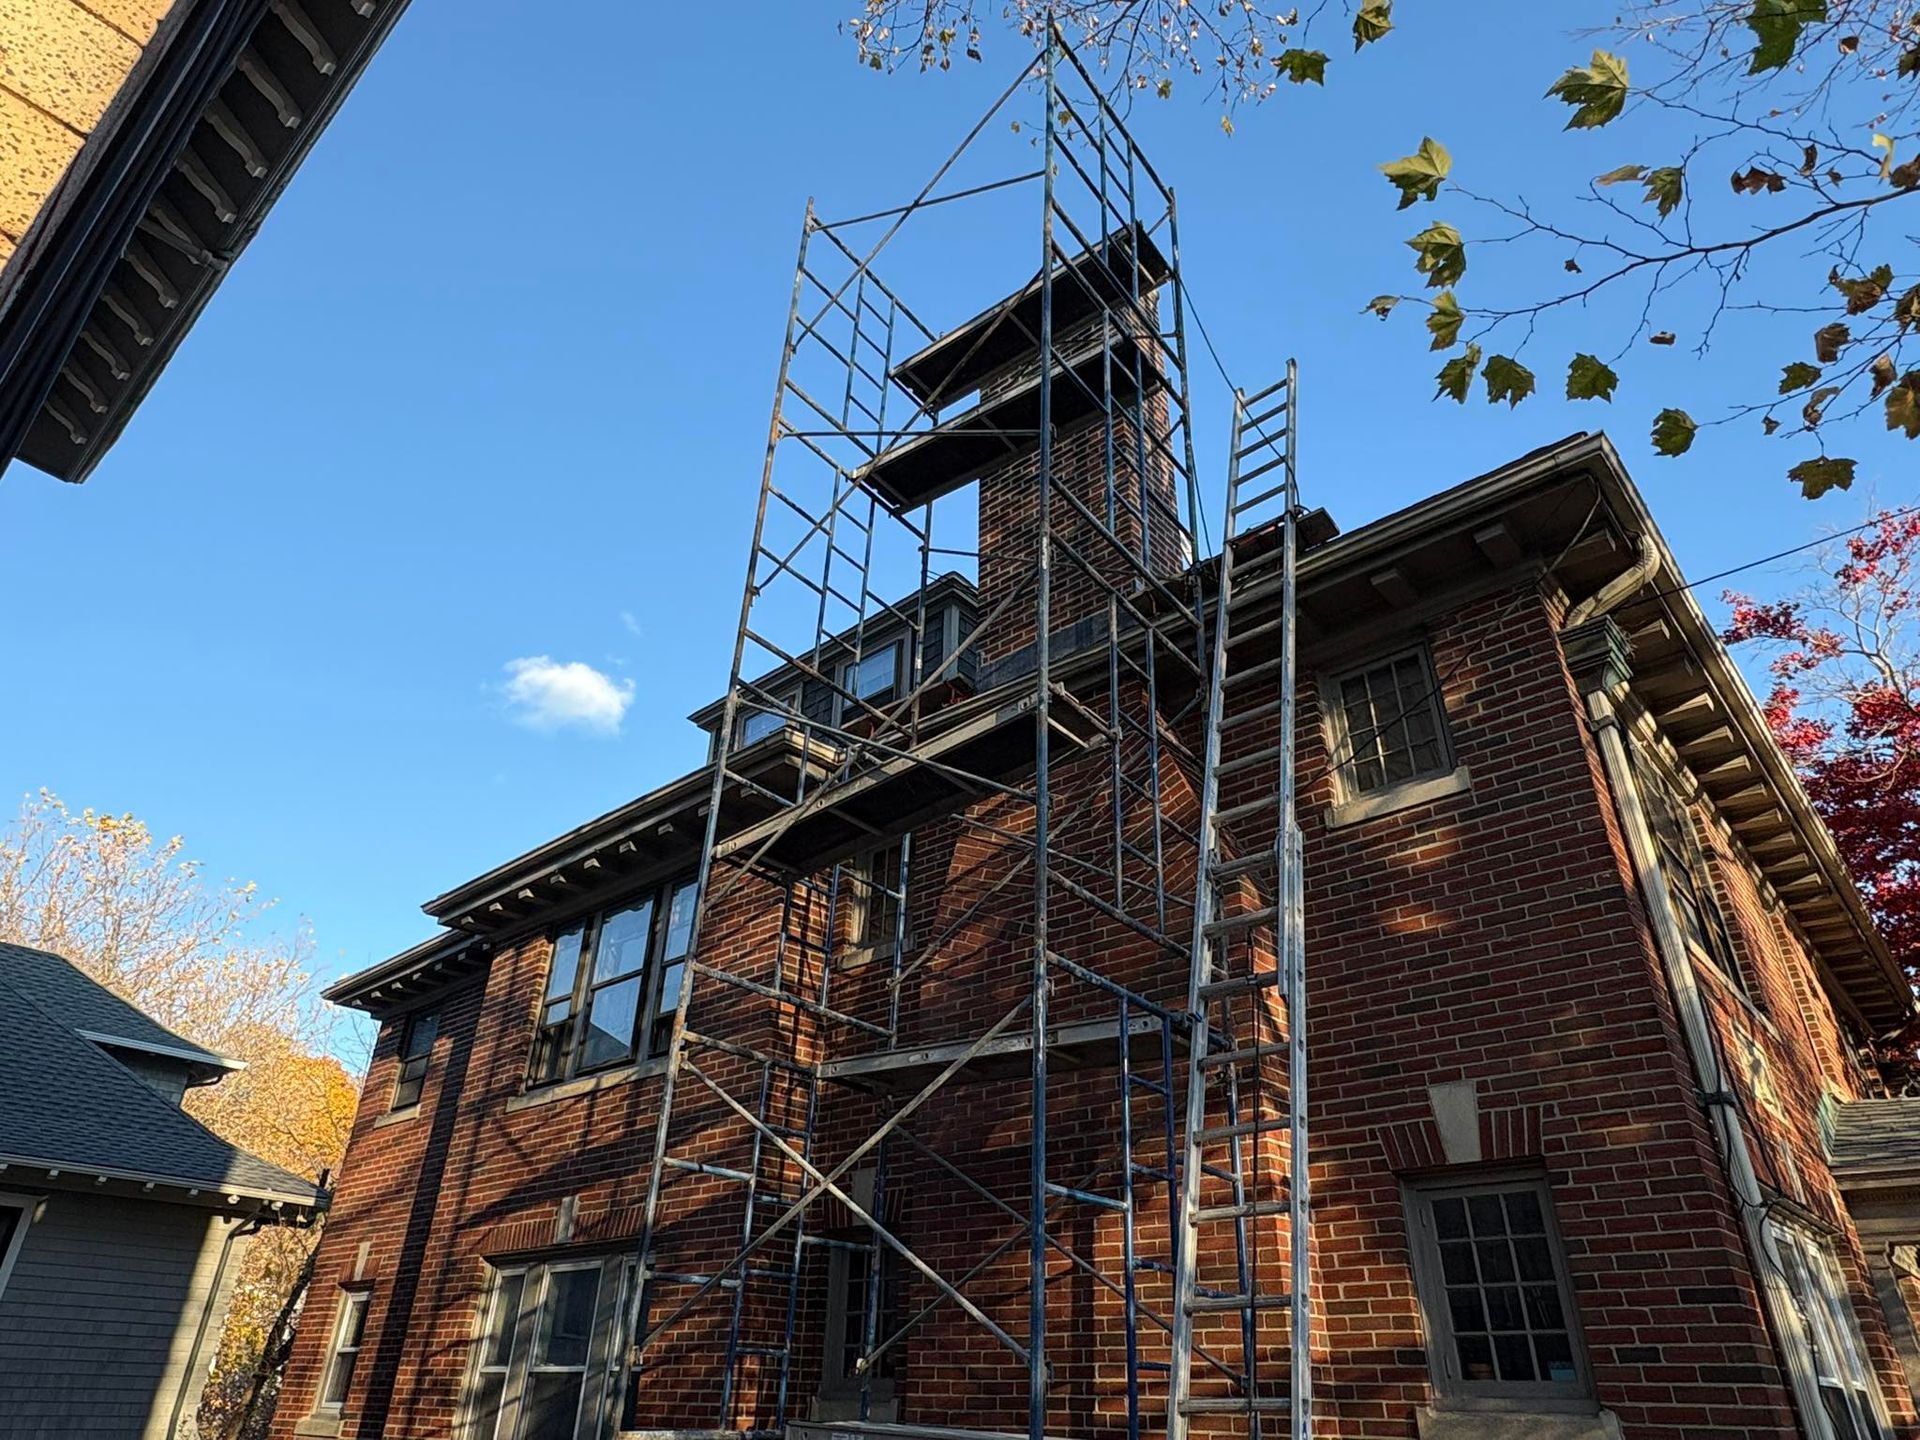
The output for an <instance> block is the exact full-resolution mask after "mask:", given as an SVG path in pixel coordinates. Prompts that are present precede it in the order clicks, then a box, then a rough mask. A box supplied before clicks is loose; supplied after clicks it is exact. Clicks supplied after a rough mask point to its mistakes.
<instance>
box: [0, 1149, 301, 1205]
mask: <svg viewBox="0 0 1920 1440" xmlns="http://www.w3.org/2000/svg"><path fill="white" fill-rule="evenodd" d="M13 1168H19V1169H23V1170H44V1171H45V1172H46V1173H47V1175H48V1177H49V1178H54V1177H57V1176H61V1175H91V1176H93V1177H94V1178H95V1179H96V1180H124V1181H126V1182H127V1183H128V1184H131V1185H143V1186H155V1187H159V1188H163V1189H167V1190H182V1191H185V1192H186V1193H187V1194H189V1195H219V1196H225V1197H229V1198H231V1199H232V1200H233V1201H234V1202H235V1203H238V1202H239V1201H241V1200H256V1201H260V1202H261V1203H263V1204H267V1205H291V1206H294V1207H295V1208H296V1209H300V1210H317V1209H320V1208H322V1207H323V1206H324V1205H325V1204H326V1195H325V1192H324V1191H321V1190H319V1189H314V1190H310V1191H308V1192H307V1193H306V1194H305V1195H296V1194H294V1193H292V1192H290V1191H280V1190H262V1189H258V1188H255V1187H253V1186H248V1185H234V1184H232V1183H230V1182H228V1181H225V1180H194V1179H188V1178H184V1177H182V1176H178V1175H159V1174H154V1173H152V1172H149V1171H145V1170H119V1169H115V1168H113V1167H112V1166H107V1165H93V1164H88V1163H86V1162H83V1161H76V1160H48V1159H44V1158H41V1157H39V1156H33V1155H8V1154H0V1172H4V1171H6V1170H9V1169H13Z"/></svg>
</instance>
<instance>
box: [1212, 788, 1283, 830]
mask: <svg viewBox="0 0 1920 1440" xmlns="http://www.w3.org/2000/svg"><path fill="white" fill-rule="evenodd" d="M1275 804H1276V802H1275V800H1274V798H1273V796H1271V795H1262V796H1261V797H1260V798H1259V799H1258V800H1249V801H1247V802H1246V803H1245V804H1244V805H1231V806H1229V807H1227V808H1226V809H1225V810H1216V811H1214V812H1213V822H1214V824H1216V825H1231V824H1233V822H1234V821H1236V820H1239V819H1243V818H1244V817H1246V816H1248V815H1259V814H1272V813H1273V810H1274V807H1275Z"/></svg>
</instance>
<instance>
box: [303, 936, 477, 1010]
mask: <svg viewBox="0 0 1920 1440" xmlns="http://www.w3.org/2000/svg"><path fill="white" fill-rule="evenodd" d="M492 956H493V947H492V946H491V945H489V944H488V943H487V942H486V940H484V939H483V938H481V937H479V936H475V935H466V934H461V933H459V932H457V931H442V932H441V933H440V934H438V935H435V936H433V937H431V938H430V939H427V940H423V941H421V942H420V943H419V944H418V945H414V946H412V947H410V948H408V949H406V950H402V951H401V952H400V953H399V954H398V955H395V956H393V957H392V958H391V959H388V960H383V961H381V962H380V963H379V964H378V965H371V966H369V967H367V968H366V969H365V970H360V971H356V972H355V973H354V974H352V975H348V976H345V977H343V978H341V979H339V980H336V981H335V982H334V983H333V984H331V985H329V986H328V987H327V988H326V989H325V990H322V991H321V992H320V997H321V998H322V999H323V1000H327V1001H329V1002H331V1003H332V1004H335V1005H344V1006H346V1007H347V1008H349V1009H352V1010H364V1011H365V1012H366V1013H367V1014H369V1015H372V1016H373V1017H375V1018H376V1019H381V1020H384V1019H386V1018H387V1017H388V1016H389V1015H396V1014H399V1013H401V1012H402V1011H405V1010H410V1009H412V1008H414V1007H415V1006H416V1005H419V1004H421V1003H423V1002H424V1001H426V1000H428V999H430V998H431V997H433V996H435V995H439V994H442V993H444V992H445V991H447V990H448V989H451V988H452V987H453V986H455V985H459V984H461V983H462V982H464V981H467V980H470V979H472V978H473V977H474V976H476V975H479V974H482V973H483V972H484V971H485V970H486V968H487V964H488V962H489V961H490V960H491V959H492Z"/></svg>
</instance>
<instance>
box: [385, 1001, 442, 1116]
mask: <svg viewBox="0 0 1920 1440" xmlns="http://www.w3.org/2000/svg"><path fill="white" fill-rule="evenodd" d="M439 1033H440V1016H439V1014H438V1012H436V1011H433V1010H429V1011H426V1012H425V1013H424V1014H414V1015H409V1016H408V1017H407V1023H406V1028H405V1029H404V1030H402V1031H401V1032H400V1073H399V1075H398V1077H397V1078H396V1079H395V1080H394V1082H393V1108H394V1109H395V1110H405V1109H407V1108H409V1107H410V1106H414V1105H418V1104H419V1103H420V1091H421V1090H422V1088H424V1087H425V1085H426V1083H427V1066H428V1064H429V1062H430V1061H431V1060H432V1059H433V1040H434V1037H435V1036H436V1035H438V1034H439Z"/></svg>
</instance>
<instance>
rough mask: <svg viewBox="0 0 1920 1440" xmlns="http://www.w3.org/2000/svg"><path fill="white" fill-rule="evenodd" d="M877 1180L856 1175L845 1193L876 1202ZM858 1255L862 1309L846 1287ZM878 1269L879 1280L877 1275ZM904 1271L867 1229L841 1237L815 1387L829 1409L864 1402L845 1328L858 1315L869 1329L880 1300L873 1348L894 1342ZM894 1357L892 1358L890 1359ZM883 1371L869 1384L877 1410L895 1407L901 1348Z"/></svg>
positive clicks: (831, 1270) (871, 1173) (866, 1173)
mask: <svg viewBox="0 0 1920 1440" xmlns="http://www.w3.org/2000/svg"><path fill="white" fill-rule="evenodd" d="M875 1179H876V1172H875V1170H873V1169H871V1168H869V1169H863V1170H857V1171H855V1172H854V1173H853V1174H852V1175H851V1176H850V1177H849V1178H848V1180H847V1181H846V1186H847V1193H848V1194H850V1195H852V1196H853V1197H854V1199H855V1200H856V1201H857V1202H858V1203H860V1204H862V1205H866V1206H871V1205H872V1204H873V1189H874V1183H875ZM856 1255H858V1256H859V1257H860V1258H861V1259H862V1260H863V1261H864V1262H865V1265H866V1267H867V1268H866V1269H865V1272H864V1273H863V1274H862V1275H861V1277H860V1284H861V1286H862V1287H863V1288H864V1290H865V1294H864V1295H863V1296H862V1297H861V1299H860V1301H859V1304H858V1307H857V1309H856V1307H855V1306H854V1305H852V1304H850V1303H849V1293H848V1286H849V1282H850V1281H851V1279H852V1271H853V1260H854V1257H855V1256H856ZM876 1270H877V1271H878V1276H877V1281H876V1276H875V1271H876ZM899 1287H900V1268H899V1265H898V1263H897V1257H896V1256H894V1254H893V1252H892V1251H891V1250H889V1249H888V1248H887V1247H886V1246H884V1245H882V1244H880V1242H879V1241H877V1240H875V1239H874V1238H873V1234H872V1232H871V1231H869V1230H865V1229H857V1230H853V1231H848V1232H846V1233H845V1234H844V1235H842V1236H841V1237H840V1243H836V1244H835V1245H834V1246H833V1248H832V1250H831V1251H830V1252H829V1253H828V1257H827V1286H826V1297H825V1298H826V1314H825V1317H824V1320H825V1323H824V1326H823V1327H822V1330H821V1347H820V1379H819V1383H818V1385H817V1386H816V1387H815V1395H816V1396H817V1398H818V1399H819V1400H820V1401H822V1402H824V1403H826V1404H829V1405H832V1404H834V1403H835V1402H839V1403H841V1404H844V1403H846V1402H848V1401H856V1400H858V1399H859V1398H860V1392H861V1389H862V1382H861V1380H860V1379H859V1377H858V1376H856V1375H854V1374H852V1373H851V1372H850V1371H849V1369H848V1368H847V1367H846V1366H844V1365H843V1364H842V1363H841V1361H842V1360H843V1359H844V1356H845V1351H846V1348H847V1345H848V1339H847V1326H848V1323H849V1321H850V1320H852V1319H853V1318H854V1316H855V1315H856V1314H857V1315H858V1316H859V1317H860V1320H861V1322H862V1326H861V1328H862V1331H863V1332H864V1330H865V1319H866V1315H867V1312H868V1308H869V1300H870V1299H875V1300H877V1301H878V1304H877V1306H875V1307H874V1308H876V1309H877V1311H878V1318H877V1320H876V1322H875V1325H874V1332H873V1334H874V1342H875V1344H876V1345H877V1344H881V1343H884V1342H885V1341H886V1340H888V1339H889V1338H891V1335H892V1333H893V1329H890V1328H889V1327H890V1326H891V1327H893V1328H894V1329H897V1327H898V1323H899V1318H900V1317H899V1305H900V1288H899ZM865 1340H866V1337H865V1334H864V1333H862V1335H861V1336H860V1337H859V1341H858V1343H857V1346H856V1348H857V1349H859V1350H860V1351H862V1352H863V1353H864V1351H865ZM889 1357H890V1358H889ZM882 1361H883V1364H882V1367H881V1369H880V1370H879V1372H878V1373H877V1374H875V1375H874V1377H873V1378H872V1380H871V1381H869V1382H866V1383H867V1387H868V1398H869V1402H870V1405H871V1407H872V1409H873V1410H874V1411H876V1412H877V1411H879V1410H880V1409H881V1407H883V1406H884V1407H891V1406H892V1405H893V1403H894V1400H895V1398H896V1395H897V1393H898V1386H899V1362H900V1348H899V1347H898V1346H897V1345H896V1346H895V1347H894V1348H893V1349H892V1350H890V1351H889V1352H887V1355H886V1356H883V1357H882Z"/></svg>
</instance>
